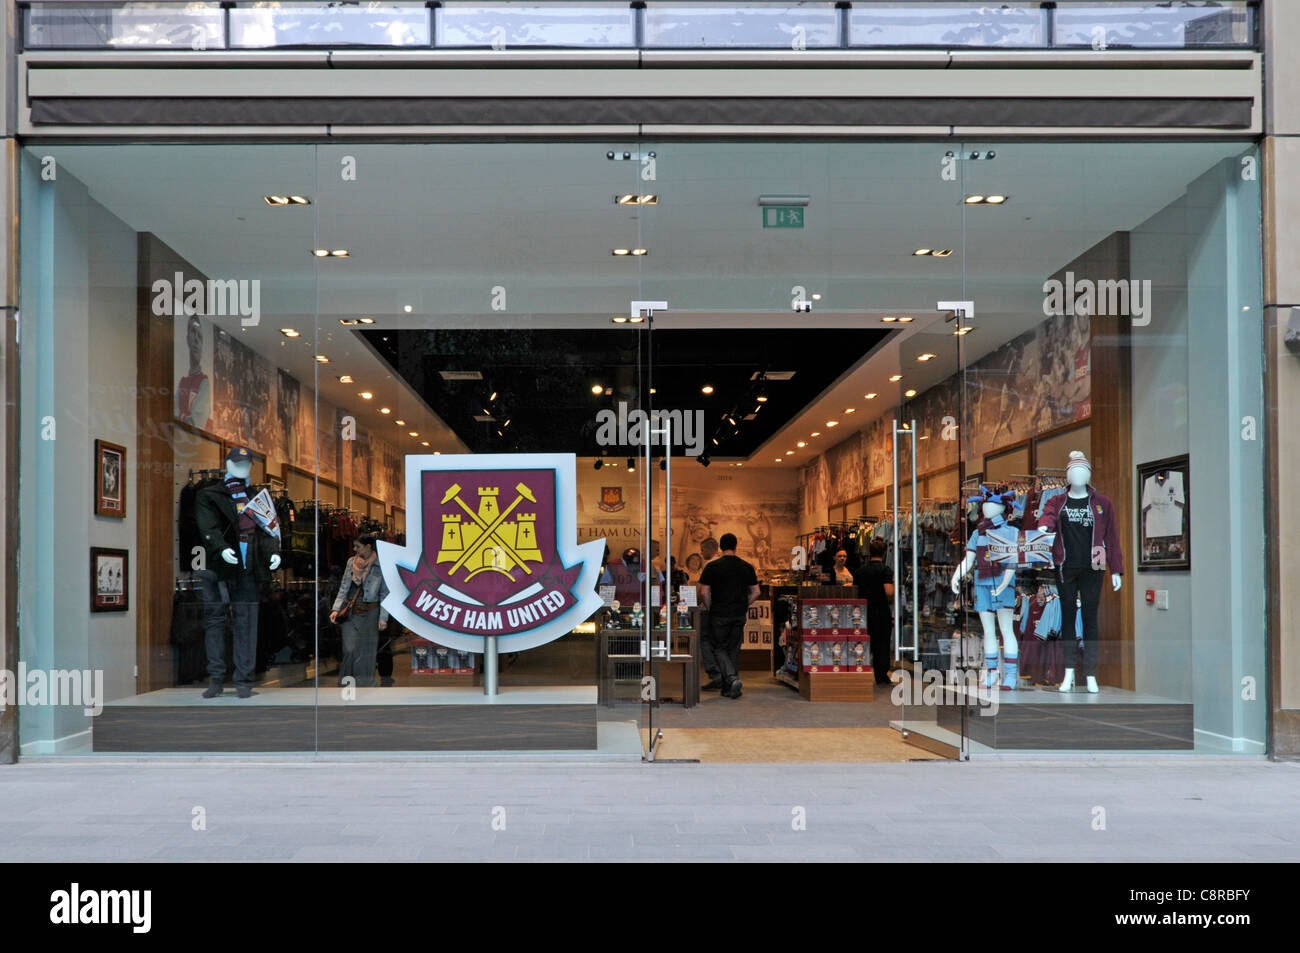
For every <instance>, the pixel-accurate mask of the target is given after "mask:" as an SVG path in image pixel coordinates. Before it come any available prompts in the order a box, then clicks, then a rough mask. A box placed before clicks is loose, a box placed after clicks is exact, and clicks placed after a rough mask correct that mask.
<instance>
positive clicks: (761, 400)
mask: <svg viewBox="0 0 1300 953" xmlns="http://www.w3.org/2000/svg"><path fill="white" fill-rule="evenodd" d="M754 399H755V400H756V401H758V402H759V403H760V404H766V403H767V395H766V394H759V395H758V396H757V397H755V398H754Z"/></svg>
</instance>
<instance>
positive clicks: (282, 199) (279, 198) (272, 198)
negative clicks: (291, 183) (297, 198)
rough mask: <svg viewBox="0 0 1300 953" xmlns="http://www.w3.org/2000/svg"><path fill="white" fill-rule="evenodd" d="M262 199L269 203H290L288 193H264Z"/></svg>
mask: <svg viewBox="0 0 1300 953" xmlns="http://www.w3.org/2000/svg"><path fill="white" fill-rule="evenodd" d="M262 200H263V201H265V202H266V204H267V205H288V204H289V196H287V195H264V196H262Z"/></svg>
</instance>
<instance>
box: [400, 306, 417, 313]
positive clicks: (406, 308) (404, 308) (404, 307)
mask: <svg viewBox="0 0 1300 953" xmlns="http://www.w3.org/2000/svg"><path fill="white" fill-rule="evenodd" d="M402 310H403V311H405V312H406V313H407V314H410V313H411V312H412V311H414V310H415V309H414V308H412V307H411V306H410V305H409V304H404V305H402Z"/></svg>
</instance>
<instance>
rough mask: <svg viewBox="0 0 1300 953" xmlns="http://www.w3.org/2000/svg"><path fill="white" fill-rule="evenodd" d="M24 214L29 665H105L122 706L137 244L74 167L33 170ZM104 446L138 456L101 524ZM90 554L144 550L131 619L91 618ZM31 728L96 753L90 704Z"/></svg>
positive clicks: (128, 646)
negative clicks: (98, 458)
mask: <svg viewBox="0 0 1300 953" xmlns="http://www.w3.org/2000/svg"><path fill="white" fill-rule="evenodd" d="M23 207H24V221H23V251H24V254H23V261H22V267H23V273H22V279H23V281H22V290H23V298H22V312H21V322H22V323H21V336H22V337H21V340H22V401H23V408H24V412H23V417H24V419H23V434H22V455H21V456H22V460H21V470H20V472H21V490H20V493H21V496H22V510H23V515H24V520H23V526H22V546H21V558H22V560H23V561H22V567H21V584H20V592H21V595H20V599H21V601H20V605H19V613H20V615H19V627H20V633H21V634H20V639H21V647H20V657H21V658H22V659H24V660H25V661H26V663H27V666H28V668H29V670H30V669H32V668H41V669H45V670H49V669H52V668H53V669H92V670H93V669H101V670H102V671H103V673H104V676H103V677H104V687H105V697H106V699H109V700H111V699H113V698H120V697H123V696H125V695H131V694H134V692H135V680H134V666H135V658H136V609H137V605H136V598H137V593H138V592H139V587H138V585H137V580H136V568H137V565H136V563H137V560H136V559H135V558H134V557H135V555H136V554H135V551H134V550H135V540H136V513H137V512H138V509H139V505H140V501H139V500H138V499H136V497H135V476H134V473H135V470H134V468H135V466H136V464H137V460H136V423H135V420H136V413H135V385H136V335H135V310H136V299H135V294H136V292H135V287H136V238H135V233H134V232H133V231H132V230H131V229H129V228H127V226H126V225H124V224H123V223H122V222H121V221H120V220H118V219H117V218H115V217H114V216H112V215H111V214H110V213H108V212H107V211H106V210H105V209H104V208H103V207H102V206H100V205H99V204H98V203H96V202H95V201H94V200H92V199H91V198H90V196H89V194H88V193H87V191H86V189H85V188H84V186H82V184H81V183H80V182H78V181H77V180H76V179H74V178H72V177H71V176H70V175H69V174H68V173H66V172H64V171H60V172H59V174H58V177H57V178H56V179H55V180H54V181H42V180H41V179H40V177H39V175H38V174H36V172H35V170H34V169H33V168H32V167H31V166H30V165H28V164H26V163H25V165H24V175H23ZM51 421H52V423H53V428H54V429H53V437H54V439H43V438H45V437H47V436H49V435H50V433H49V427H48V425H49V424H50V422H51ZM96 439H102V440H108V441H111V442H113V443H117V444H120V445H122V446H124V447H126V448H127V472H126V473H125V474H124V479H125V481H126V493H127V518H126V519H110V518H106V517H96V516H94V515H93V514H94V501H93V496H92V494H93V486H94V469H93V452H94V441H95V440H96ZM91 546H110V547H114V548H119V549H126V550H128V551H129V552H131V556H132V558H131V560H130V566H129V576H130V593H131V606H130V610H129V611H128V612H125V613H94V614H92V613H91V612H90V547H91ZM20 719H21V721H20V740H21V741H22V744H23V750H24V751H26V752H28V753H32V752H52V751H58V750H65V749H66V748H69V747H76V746H79V745H80V744H84V742H85V740H86V739H85V732H86V731H87V729H88V727H89V718H88V717H87V716H86V715H85V714H84V713H83V711H82V709H81V708H80V707H64V708H42V709H24V710H22V711H21V712H20Z"/></svg>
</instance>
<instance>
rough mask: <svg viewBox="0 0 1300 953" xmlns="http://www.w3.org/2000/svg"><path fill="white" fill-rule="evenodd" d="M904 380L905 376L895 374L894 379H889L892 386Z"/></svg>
mask: <svg viewBox="0 0 1300 953" xmlns="http://www.w3.org/2000/svg"><path fill="white" fill-rule="evenodd" d="M902 379H903V375H902V374H894V375H893V376H892V377H890V378H889V382H890V383H891V384H897V383H898V382H899V381H901V380H902Z"/></svg>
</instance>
